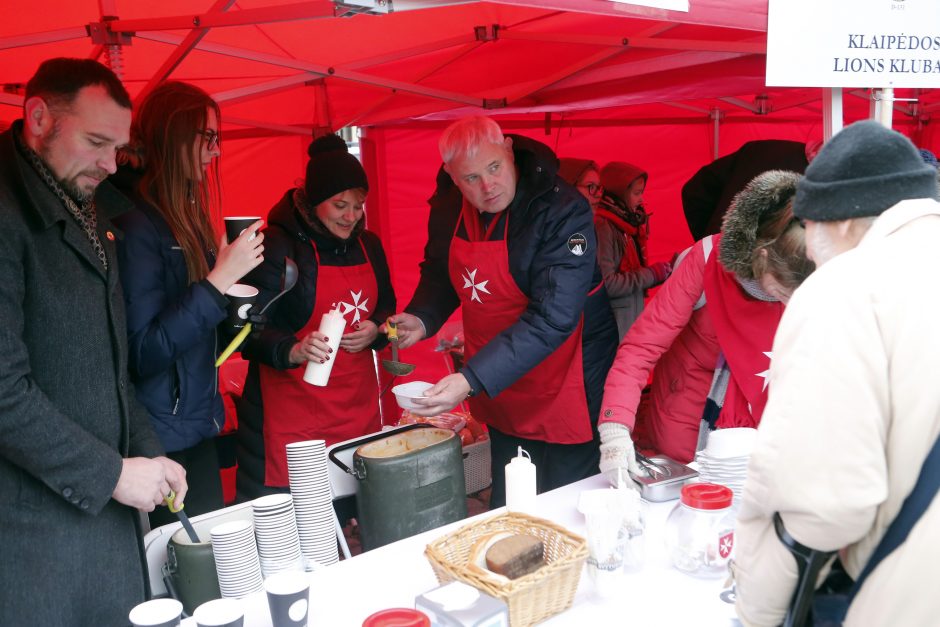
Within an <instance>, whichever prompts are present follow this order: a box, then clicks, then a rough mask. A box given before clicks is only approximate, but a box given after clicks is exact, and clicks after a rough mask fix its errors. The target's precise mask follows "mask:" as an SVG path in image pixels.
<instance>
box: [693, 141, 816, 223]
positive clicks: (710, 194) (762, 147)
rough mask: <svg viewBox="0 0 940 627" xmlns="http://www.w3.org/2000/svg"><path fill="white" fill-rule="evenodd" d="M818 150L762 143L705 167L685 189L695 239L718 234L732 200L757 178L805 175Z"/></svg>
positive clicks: (752, 143) (813, 146) (813, 145)
mask: <svg viewBox="0 0 940 627" xmlns="http://www.w3.org/2000/svg"><path fill="white" fill-rule="evenodd" d="M819 146H820V142H813V143H811V144H803V143H802V142H795V141H789V140H785V139H759V140H755V141H750V142H747V143H746V144H744V145H743V146H741V147H740V148H738V149H737V150H735V151H734V152H732V153H731V154H730V155H725V156H724V157H721V158H720V159H716V160H715V161H713V162H711V163H709V164H708V165H705V166H702V168H700V169H699V171H698V172H696V173H695V174H694V175H693V176H692V178H690V179H689V180H688V181H686V183H685V185H683V186H682V210H683V212H684V213H685V220H686V222H687V223H688V225H689V232H690V233H691V234H692V239H694V240H695V241H698V240H700V239H702V238H703V237H707V236H708V235H715V234H716V233H718V232H719V231H720V230H721V220H722V218H723V217H724V215H725V212H726V211H728V207H729V206H730V205H731V200H732V199H733V198H734V197H735V195H736V194H737V193H738V192H740V191H741V190H742V189H744V187H745V186H746V185H747V184H748V183H750V182H751V180H752V179H753V178H754V177H755V176H757V175H758V174H761V173H762V172H766V171H767V170H789V171H791V172H797V173H799V174H802V173H803V172H804V171H805V170H806V166H807V164H808V163H809V161H808V160H809V159H810V158H811V157H812V156H813V155H814V154H815V151H816V150H818V149H819Z"/></svg>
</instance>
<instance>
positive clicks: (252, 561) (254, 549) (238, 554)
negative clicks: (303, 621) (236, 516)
mask: <svg viewBox="0 0 940 627" xmlns="http://www.w3.org/2000/svg"><path fill="white" fill-rule="evenodd" d="M209 534H210V535H211V536H212V555H213V556H214V557H215V571H216V573H217V574H218V576H219V590H220V591H221V592H222V596H223V597H228V598H236V599H240V598H242V597H244V596H247V595H249V594H251V593H253V592H258V591H259V590H262V589H263V588H264V579H263V578H262V576H261V564H260V562H259V561H258V546H257V544H256V543H255V533H254V531H253V530H252V527H251V521H248V520H235V521H232V522H227V523H222V524H221V525H217V526H215V527H213V528H212V530H211V531H210V532H209Z"/></svg>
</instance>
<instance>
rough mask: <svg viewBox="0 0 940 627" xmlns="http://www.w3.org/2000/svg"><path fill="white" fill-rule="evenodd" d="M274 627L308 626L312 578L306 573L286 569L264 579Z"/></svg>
mask: <svg viewBox="0 0 940 627" xmlns="http://www.w3.org/2000/svg"><path fill="white" fill-rule="evenodd" d="M264 589H265V592H267V594H268V608H269V609H270V610H271V623H272V625H273V627H306V625H307V610H308V608H309V606H310V580H309V579H308V578H307V575H306V573H303V572H295V571H285V572H280V573H276V574H274V575H271V576H270V577H268V578H267V579H265V581H264Z"/></svg>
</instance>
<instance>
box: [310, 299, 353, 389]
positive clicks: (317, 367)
mask: <svg viewBox="0 0 940 627" xmlns="http://www.w3.org/2000/svg"><path fill="white" fill-rule="evenodd" d="M345 329H346V318H344V317H343V315H342V314H341V313H340V312H339V310H338V309H331V310H330V311H328V312H326V313H325V314H323V317H322V318H320V328H319V331H320V333H322V334H323V335H325V336H326V338H327V340H329V341H328V342H327V344H329V345H330V348H331V349H333V352H332V353H331V354H330V358H329V359H327V360H326V361H325V362H323V363H322V364H321V363H320V362H318V361H308V362H307V369H306V370H305V371H304V381H306V382H307V383H310V384H311V385H319V386H321V387H323V386H325V385H326V383H327V381H329V380H330V372H332V371H333V364H334V363H335V362H336V356H337V351H338V350H339V341H340V340H341V339H342V337H343V331H344V330H345Z"/></svg>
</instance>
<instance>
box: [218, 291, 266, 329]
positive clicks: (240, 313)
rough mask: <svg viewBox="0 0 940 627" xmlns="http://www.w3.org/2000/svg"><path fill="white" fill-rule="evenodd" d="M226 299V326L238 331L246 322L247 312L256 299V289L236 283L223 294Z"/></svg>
mask: <svg viewBox="0 0 940 627" xmlns="http://www.w3.org/2000/svg"><path fill="white" fill-rule="evenodd" d="M225 296H226V298H228V324H229V325H230V326H232V327H234V328H236V329H240V328H242V327H243V326H245V323H246V322H248V311H249V310H250V309H251V306H252V305H254V304H255V301H256V300H257V299H258V288H256V287H252V286H250V285H245V284H243V283H236V284H235V285H233V286H232V287H230V288H228V291H227V292H225Z"/></svg>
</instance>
